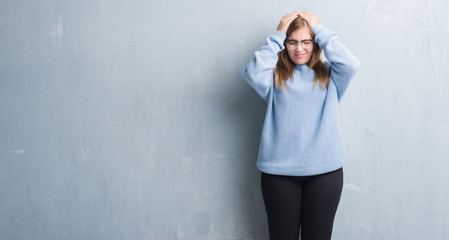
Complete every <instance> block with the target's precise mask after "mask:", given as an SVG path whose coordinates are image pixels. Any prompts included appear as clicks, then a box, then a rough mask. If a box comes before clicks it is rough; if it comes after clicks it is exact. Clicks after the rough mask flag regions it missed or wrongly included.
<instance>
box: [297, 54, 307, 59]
mask: <svg viewBox="0 0 449 240" xmlns="http://www.w3.org/2000/svg"><path fill="white" fill-rule="evenodd" d="M305 55H306V54H305V53H304V54H295V57H297V58H302V57H304V56H305Z"/></svg>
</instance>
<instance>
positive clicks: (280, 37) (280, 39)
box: [271, 31, 287, 50]
mask: <svg viewBox="0 0 449 240" xmlns="http://www.w3.org/2000/svg"><path fill="white" fill-rule="evenodd" d="M286 37H287V35H286V34H285V33H284V32H282V31H276V32H274V33H273V34H271V38H272V39H273V40H274V41H275V42H277V44H278V45H279V48H280V50H283V49H284V40H285V38H286Z"/></svg>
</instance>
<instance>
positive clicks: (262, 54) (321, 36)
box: [243, 24, 360, 176]
mask: <svg viewBox="0 0 449 240" xmlns="http://www.w3.org/2000/svg"><path fill="white" fill-rule="evenodd" d="M312 31H313V32H314V33H315V41H316V42H317V43H318V45H319V46H320V48H322V49H323V51H324V55H325V56H326V58H327V60H328V61H327V62H325V64H326V66H327V69H328V72H329V74H330V80H329V87H328V89H323V88H322V87H321V86H320V84H319V83H318V84H317V85H316V87H315V88H314V77H315V73H314V71H313V70H312V69H310V68H309V67H308V66H307V65H306V64H302V65H296V67H295V71H294V73H293V78H292V79H289V80H288V81H287V85H286V88H285V89H284V91H281V89H278V88H276V87H275V86H274V68H275V67H276V63H277V61H278V57H277V53H278V52H279V51H281V50H282V49H283V48H284V46H283V42H284V40H285V37H286V35H285V33H284V32H281V31H277V32H275V33H273V34H272V35H270V36H269V37H268V38H267V42H266V44H265V45H264V46H263V47H261V48H259V49H258V50H257V51H256V52H255V53H254V57H253V58H252V59H251V61H250V62H249V64H248V65H247V67H246V68H245V70H244V71H243V76H244V77H245V78H246V80H247V81H248V83H249V84H250V85H251V87H253V88H254V89H255V90H256V92H257V93H258V94H259V95H260V96H261V97H262V98H263V99H264V100H265V101H266V102H267V110H266V114H265V121H264V126H263V129H262V136H261V140H260V146H259V155H258V159H257V166H258V168H259V169H260V170H261V171H262V172H266V173H269V174H276V175H289V176H309V175H316V174H322V173H326V172H330V171H333V170H336V169H338V168H340V167H342V166H343V162H344V149H343V143H342V139H341V134H340V128H339V123H338V103H339V102H340V99H341V97H342V96H343V94H344V92H345V91H346V88H347V87H348V84H349V82H350V80H351V78H352V77H353V75H354V74H355V72H356V69H357V68H358V67H359V65H360V63H359V61H358V60H357V58H356V57H354V55H352V53H351V52H350V51H349V50H348V49H347V48H346V46H345V45H344V44H342V42H341V41H340V39H339V38H338V37H337V36H336V35H335V33H334V32H332V31H330V30H328V29H327V28H325V27H324V26H323V25H322V24H319V25H316V26H314V27H313V28H312Z"/></svg>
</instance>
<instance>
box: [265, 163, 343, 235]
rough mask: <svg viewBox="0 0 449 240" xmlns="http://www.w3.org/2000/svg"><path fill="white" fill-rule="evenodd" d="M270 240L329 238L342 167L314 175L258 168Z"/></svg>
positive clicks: (338, 200)
mask: <svg viewBox="0 0 449 240" xmlns="http://www.w3.org/2000/svg"><path fill="white" fill-rule="evenodd" d="M261 185H262V195H263V200H264V203H265V209H266V212H267V217H268V229H269V232H270V239H271V240H298V238H299V233H300V231H301V240H311V239H313V240H325V239H326V240H329V239H331V236H332V227H333V224H334V218H335V213H336V211H337V207H338V203H339V202H340V196H341V190H342V187H343V169H342V168H340V169H338V170H335V171H332V172H329V173H325V174H320V175H314V176H301V177H296V176H280V175H271V174H267V173H263V172H262V178H261Z"/></svg>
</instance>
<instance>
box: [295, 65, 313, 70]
mask: <svg viewBox="0 0 449 240" xmlns="http://www.w3.org/2000/svg"><path fill="white" fill-rule="evenodd" d="M295 69H296V70H298V71H300V72H306V71H308V70H310V68H309V66H307V64H296V66H295Z"/></svg>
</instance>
